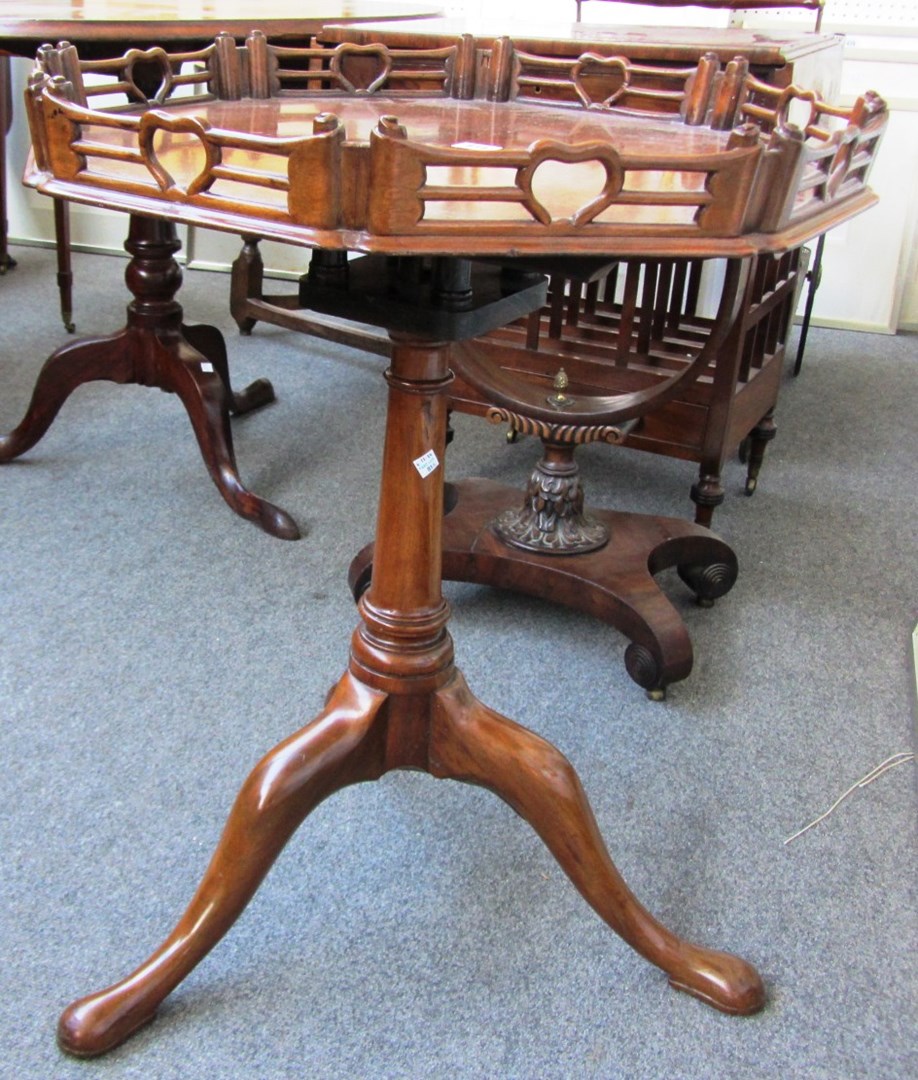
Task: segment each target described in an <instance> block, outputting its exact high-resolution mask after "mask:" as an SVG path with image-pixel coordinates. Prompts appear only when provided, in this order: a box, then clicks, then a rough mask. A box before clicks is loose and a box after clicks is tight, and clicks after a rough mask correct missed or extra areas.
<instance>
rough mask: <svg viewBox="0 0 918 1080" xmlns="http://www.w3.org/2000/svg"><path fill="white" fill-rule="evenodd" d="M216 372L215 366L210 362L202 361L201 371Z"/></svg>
mask: <svg viewBox="0 0 918 1080" xmlns="http://www.w3.org/2000/svg"><path fill="white" fill-rule="evenodd" d="M213 370H214V365H213V364H212V363H211V362H210V361H209V360H202V361H201V371H206V372H211V371H213Z"/></svg>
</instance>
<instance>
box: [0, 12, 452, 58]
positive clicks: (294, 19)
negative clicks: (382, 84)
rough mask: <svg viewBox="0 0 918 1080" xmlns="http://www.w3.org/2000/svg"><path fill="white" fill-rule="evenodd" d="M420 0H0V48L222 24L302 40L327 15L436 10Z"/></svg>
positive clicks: (171, 35)
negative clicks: (390, 0) (379, 0)
mask: <svg viewBox="0 0 918 1080" xmlns="http://www.w3.org/2000/svg"><path fill="white" fill-rule="evenodd" d="M441 13H442V8H441V7H440V6H439V5H438V4H437V3H436V2H433V3H423V2H421V0H414V2H405V0H393V2H392V3H385V2H378V0H258V2H256V0H0V51H2V52H7V53H11V54H12V55H14V56H31V55H33V54H34V52H35V50H36V49H37V48H38V46H39V45H42V44H44V43H45V42H51V43H52V44H53V43H56V42H57V41H60V40H66V41H72V42H75V43H81V45H82V48H81V53H82V54H83V55H87V51H86V50H87V47H89V46H91V45H93V44H98V45H99V46H101V47H102V48H103V49H105V47H106V46H107V49H105V51H107V52H109V53H110V52H111V44H112V43H120V42H124V43H126V44H131V45H141V44H147V43H149V44H156V43H162V44H166V43H176V42H195V41H209V40H210V39H212V38H213V37H214V36H215V35H216V34H217V33H219V32H220V31H221V30H225V31H226V32H227V33H230V34H233V36H235V37H240V38H241V37H245V35H246V34H248V33H249V31H250V30H253V29H256V28H257V29H259V30H264V31H265V33H267V34H268V35H269V36H270V37H272V38H275V39H277V38H289V39H296V40H303V39H304V38H306V37H308V36H309V35H312V34H315V33H316V32H317V31H318V30H320V29H321V27H322V26H324V25H325V23H329V22H335V23H351V22H359V21H366V20H373V21H380V22H383V23H386V22H387V21H388V20H392V19H404V18H413V19H423V18H426V17H427V16H431V15H439V14H441Z"/></svg>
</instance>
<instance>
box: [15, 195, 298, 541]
mask: <svg viewBox="0 0 918 1080" xmlns="http://www.w3.org/2000/svg"><path fill="white" fill-rule="evenodd" d="M125 247H126V248H127V250H128V251H129V252H130V254H131V256H132V259H131V261H130V263H129V264H128V268H127V270H126V272H125V280H126V282H127V285H128V288H129V290H130V292H131V294H132V295H133V298H134V299H133V300H132V302H131V303H130V304H129V305H128V313H127V324H126V326H125V327H124V329H123V330H121V331H120V332H119V333H117V334H113V335H110V336H107V337H101V338H85V339H82V340H80V341H76V342H73V343H71V344H69V345H65V346H64V347H63V348H61V349H58V350H57V352H55V353H53V354H52V355H51V356H50V357H49V358H48V360H47V361H46V362H45V365H44V367H43V368H42V370H41V372H40V374H39V376H38V380H37V382H36V385H35V389H34V391H33V394H32V400H31V402H30V403H29V407H28V409H27V411H26V414H25V417H24V418H23V420H22V421H21V423H20V424H19V425H18V427H16V428H15V429H14V430H13V431H12V432H10V433H9V434H8V435H3V436H0V462H7V461H11V460H12V459H13V458H15V457H18V456H19V455H20V454H23V453H25V452H26V451H27V450H29V449H30V448H31V447H33V446H34V445H35V444H36V443H37V442H38V440H39V439H40V438H41V437H42V436H43V435H44V434H45V432H46V431H47V430H48V428H49V427H50V426H51V424H52V422H53V421H54V418H55V417H56V416H57V413H58V412H59V411H60V409H61V407H62V406H63V404H64V402H65V401H66V400H67V398H68V397H69V396H70V394H71V393H73V391H74V390H75V389H76V388H77V387H78V386H81V385H82V384H83V383H86V382H91V381H94V380H100V379H101V380H107V381H110V382H116V383H138V384H140V385H142V386H153V387H158V388H159V389H161V390H166V391H169V392H171V393H175V394H177V395H178V397H179V398H180V399H181V401H182V404H183V405H184V406H185V409H186V411H187V413H188V417H189V419H190V421H191V425H192V428H193V430H194V433H195V435H196V437H197V440H198V445H199V446H200V449H201V453H202V456H203V458H204V463H205V464H206V466H207V469H208V471H209V472H210V475H211V477H212V479H213V481H214V483H215V484H216V485H217V488H218V490H219V491H220V494H221V495H222V496H223V498H224V499H225V500H226V502H227V503H228V504H229V506H230V507H231V508H232V509H233V510H234V511H235V512H236V513H237V514H239V515H240V516H241V517H244V518H247V519H248V520H250V521H253V522H254V523H255V524H257V525H259V526H260V527H261V528H263V529H264V530H265V531H266V532H269V533H271V534H273V535H274V536H278V537H281V538H283V539H289V540H294V539H297V538H298V537H299V535H300V533H299V529H298V528H297V526H296V523H295V522H294V521H293V519H292V518H291V517H290V516H289V515H288V514H287V513H285V512H284V511H283V510H281V509H280V508H279V507H276V506H274V505H272V504H271V503H269V502H267V501H266V500H264V499H262V498H261V497H260V496H258V495H255V494H254V493H253V492H251V491H248V490H247V489H246V488H245V486H244V485H243V483H242V480H241V479H240V476H239V469H238V467H237V465H236V459H235V456H234V454H233V445H232V434H231V432H230V425H229V416H230V413H240V412H246V411H248V410H249V409H252V408H255V407H257V406H259V405H263V404H265V403H266V402H268V401H272V400H273V399H274V394H273V390H272V389H271V384H270V383H268V382H267V380H264V379H259V380H257V381H256V382H255V383H253V384H252V385H251V386H250V387H248V388H247V389H246V390H244V391H242V393H240V394H233V392H232V389H231V387H230V385H229V369H228V365H227V362H226V348H225V345H224V343H223V338H222V335H221V334H220V332H219V330H217V329H216V328H215V327H205V326H193V327H183V325H182V308H181V306H180V304H179V303H178V302H177V301H176V300H175V294H176V292H177V290H178V288H179V285H180V284H181V280H182V273H181V269H180V268H179V265H178V263H177V262H176V261H175V258H174V255H175V252H176V251H177V250H178V247H179V241H178V240H177V238H176V235H175V226H174V225H172V224H171V223H169V222H165V221H158V220H155V219H151V218H144V217H139V216H132V218H131V226H130V233H129V236H128V240H127V242H126V244H125Z"/></svg>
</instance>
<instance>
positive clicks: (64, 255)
mask: <svg viewBox="0 0 918 1080" xmlns="http://www.w3.org/2000/svg"><path fill="white" fill-rule="evenodd" d="M52 202H53V203H54V244H55V248H56V249H57V291H58V293H59V294H60V298H61V321H62V322H63V324H64V329H65V330H66V331H67V333H68V334H72V333H73V332H74V330H75V329H76V327H75V326H74V325H73V262H72V259H71V253H70V204H69V203H68V202H66V201H65V200H64V199H53V200H52Z"/></svg>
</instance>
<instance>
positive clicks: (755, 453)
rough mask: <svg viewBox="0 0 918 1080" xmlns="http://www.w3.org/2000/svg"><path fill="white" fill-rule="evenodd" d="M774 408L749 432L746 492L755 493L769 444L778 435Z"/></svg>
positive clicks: (748, 493)
mask: <svg viewBox="0 0 918 1080" xmlns="http://www.w3.org/2000/svg"><path fill="white" fill-rule="evenodd" d="M777 433H778V428H777V425H776V424H775V418H774V409H769V410H768V412H767V413H766V414H765V415H764V416H763V417H762V419H761V420H760V421H759V422H758V423H757V424H756V426H755V427H754V428H753V429H752V431H750V432H749V464H748V466H747V471H746V494H747V495H753V494H755V489H756V487H757V486H758V482H759V471H760V470H761V468H762V462H763V461H764V460H765V451H766V449H767V448H768V444H769V443H770V442H771V440H772V439H773V438H774V437H775V435H777Z"/></svg>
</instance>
